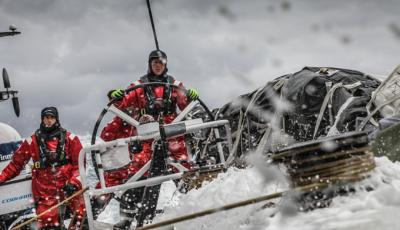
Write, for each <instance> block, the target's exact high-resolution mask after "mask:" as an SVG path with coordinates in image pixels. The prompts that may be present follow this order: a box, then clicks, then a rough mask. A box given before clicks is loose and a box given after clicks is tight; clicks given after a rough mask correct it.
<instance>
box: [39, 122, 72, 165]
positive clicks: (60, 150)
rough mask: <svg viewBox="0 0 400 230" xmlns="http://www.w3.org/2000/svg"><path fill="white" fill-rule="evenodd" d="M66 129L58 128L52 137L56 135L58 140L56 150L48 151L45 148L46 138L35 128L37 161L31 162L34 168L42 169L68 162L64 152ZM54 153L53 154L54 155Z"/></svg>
mask: <svg viewBox="0 0 400 230" xmlns="http://www.w3.org/2000/svg"><path fill="white" fill-rule="evenodd" d="M66 135H67V131H66V130H65V129H63V128H60V129H59V131H57V133H56V134H55V135H52V137H58V138H59V141H58V144H57V147H56V152H55V153H53V152H50V151H49V149H48V148H47V145H46V141H47V138H46V137H45V135H44V134H43V133H42V131H41V130H40V129H38V130H36V132H35V136H36V140H37V143H38V145H39V157H40V160H39V161H34V162H33V167H32V168H34V169H44V168H48V167H57V166H62V165H65V164H68V163H69V159H68V158H67V157H66V153H65V141H66ZM54 154H55V155H54Z"/></svg>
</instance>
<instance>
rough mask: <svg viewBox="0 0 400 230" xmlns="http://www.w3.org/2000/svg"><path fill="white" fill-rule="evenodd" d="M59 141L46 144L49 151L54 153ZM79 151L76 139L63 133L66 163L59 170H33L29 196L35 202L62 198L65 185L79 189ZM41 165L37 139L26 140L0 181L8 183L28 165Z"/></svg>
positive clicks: (58, 167) (77, 139)
mask: <svg viewBox="0 0 400 230" xmlns="http://www.w3.org/2000/svg"><path fill="white" fill-rule="evenodd" d="M58 142H59V140H58V139H55V140H50V141H47V142H46V145H47V147H48V149H49V150H55V148H56V147H57V144H58ZM81 149H82V145H81V142H80V141H79V138H78V137H77V136H75V135H73V134H71V133H70V132H67V133H66V141H65V153H66V159H67V160H69V163H67V164H65V165H61V166H57V167H55V170H53V169H52V167H47V168H35V167H34V168H33V169H32V193H33V198H34V200H35V201H37V200H39V199H46V198H47V197H49V198H54V197H56V196H60V195H63V192H62V191H61V188H62V187H63V186H64V185H65V184H66V183H67V182H68V183H71V184H73V185H75V186H76V187H77V188H78V189H81V187H82V186H81V183H80V180H79V171H78V156H79V152H80V151H81ZM30 159H32V160H33V162H40V151H39V145H38V141H37V139H36V135H32V136H31V137H30V138H27V139H26V140H25V141H24V142H23V143H22V144H21V146H20V147H19V148H18V149H17V151H15V153H14V155H13V157H12V159H11V162H10V163H9V164H8V165H7V166H6V167H5V168H4V170H3V171H2V172H1V174H0V181H3V182H4V181H7V180H10V179H12V178H14V177H16V176H18V175H19V173H20V172H21V171H22V170H23V169H24V167H25V165H26V164H27V163H28V161H29V160H30Z"/></svg>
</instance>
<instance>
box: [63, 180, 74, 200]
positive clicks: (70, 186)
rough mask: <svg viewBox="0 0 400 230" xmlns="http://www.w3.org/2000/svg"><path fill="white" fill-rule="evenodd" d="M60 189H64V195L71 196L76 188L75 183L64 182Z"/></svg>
mask: <svg viewBox="0 0 400 230" xmlns="http://www.w3.org/2000/svg"><path fill="white" fill-rule="evenodd" d="M62 190H63V191H64V193H65V195H66V196H67V197H70V196H72V195H73V194H74V193H75V192H76V191H77V190H78V189H77V188H76V187H75V185H73V184H70V183H68V184H66V185H64V187H63V188H62Z"/></svg>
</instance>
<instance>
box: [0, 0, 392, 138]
mask: <svg viewBox="0 0 400 230" xmlns="http://www.w3.org/2000/svg"><path fill="white" fill-rule="evenodd" d="M361 1H362V3H363V4H361ZM151 2H152V9H153V15H154V19H155V24H156V28H157V35H158V39H159V43H160V47H161V49H164V50H165V51H166V52H167V54H168V57H169V63H168V67H169V70H170V73H171V74H172V75H174V76H175V77H176V78H177V79H179V80H181V81H182V82H184V84H185V85H187V86H190V87H195V88H197V89H198V91H199V92H200V96H201V98H202V99H203V101H205V102H206V103H208V104H209V105H210V107H211V108H213V107H218V106H221V105H223V104H225V103H227V102H228V101H229V100H231V99H232V98H233V97H236V96H238V95H240V94H243V93H246V92H249V91H252V90H254V89H255V88H256V87H257V86H259V85H263V84H264V83H265V82H266V81H268V80H271V79H273V78H275V77H278V76H280V75H283V74H287V73H290V72H294V71H297V70H298V69H300V68H301V67H302V66H305V65H324V66H337V67H345V68H353V69H358V70H361V71H366V72H372V73H380V74H388V73H390V72H391V70H392V68H394V66H395V65H396V64H398V63H397V62H398V57H397V56H396V54H398V53H399V52H398V51H400V47H399V46H398V39H396V38H394V36H393V33H391V32H390V31H389V30H388V29H387V28H388V27H387V25H388V23H391V22H393V21H398V12H397V11H396V10H394V9H398V8H399V5H400V3H399V2H398V1H394V0H384V2H385V3H377V2H375V1H373V0H350V1H344V0H338V1H335V2H331V1H328V0H325V1H318V2H315V1H306V0H299V1H285V3H284V6H283V5H281V4H282V3H281V2H277V1H273V0H269V1H262V0H256V1H251V2H247V1H241V0H233V1H229V3H227V2H226V1H223V0H202V1H196V0H168V1H167V0H153V1H151ZM287 6H289V7H287ZM344 6H346V7H344ZM270 9H273V10H270ZM365 12H369V13H368V14H365ZM369 15H374V17H369ZM0 22H1V24H0V29H3V30H7V29H8V25H9V24H15V25H16V26H17V27H18V29H19V30H20V31H21V32H22V34H21V35H17V36H14V37H4V38H0V51H1V52H2V55H0V63H1V65H2V67H6V68H7V69H8V72H9V75H10V78H11V83H12V85H13V87H15V89H16V90H18V91H19V92H20V93H19V97H20V100H21V117H20V118H16V117H15V116H14V115H13V112H12V107H11V105H10V102H5V103H1V104H0V110H1V113H0V121H2V122H5V123H8V124H10V125H12V126H13V127H15V128H16V129H17V130H18V131H19V132H21V134H22V136H28V135H30V134H31V133H32V132H33V131H34V130H35V129H36V128H37V127H38V119H39V113H40V110H41V109H42V107H44V106H47V105H55V106H58V107H59V109H60V113H61V117H62V122H63V124H64V126H66V127H67V128H70V129H71V130H72V131H74V132H76V133H79V134H86V133H90V132H91V129H92V127H93V125H94V123H95V120H96V118H97V116H98V113H99V112H100V111H101V109H102V107H103V106H104V105H105V104H106V102H107V99H106V96H105V95H106V93H107V91H108V90H110V89H113V88H117V87H118V88H119V87H125V86H127V85H129V83H130V82H133V81H134V80H136V79H137V78H138V77H139V76H141V75H143V74H144V73H145V72H146V71H147V55H148V53H149V52H150V51H151V50H153V49H154V47H155V46H154V41H153V35H152V31H151V27H150V23H149V19H148V12H147V9H146V4H145V1H144V0H143V1H131V0H119V1H107V0H94V1H78V0H71V1H61V0H56V1H54V0H36V1H30V0H2V1H0ZM326 25H329V29H326V28H327V26H326ZM312 28H318V29H312ZM343 35H346V36H347V37H349V38H351V42H349V43H346V44H343V42H342V41H341V39H340V36H343ZM338 38H339V39H338ZM371 38H374V39H371ZM342 40H343V39H342ZM1 88H2V87H1Z"/></svg>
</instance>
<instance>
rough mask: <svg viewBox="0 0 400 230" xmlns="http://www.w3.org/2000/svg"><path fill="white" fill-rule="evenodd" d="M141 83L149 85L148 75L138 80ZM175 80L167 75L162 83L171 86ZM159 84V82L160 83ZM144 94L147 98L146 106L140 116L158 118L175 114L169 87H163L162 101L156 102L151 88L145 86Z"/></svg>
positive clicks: (174, 105)
mask: <svg viewBox="0 0 400 230" xmlns="http://www.w3.org/2000/svg"><path fill="white" fill-rule="evenodd" d="M140 81H141V82H142V83H149V82H151V81H150V79H149V77H148V75H144V76H142V77H141V78H140ZM174 81H175V79H174V78H173V77H172V76H170V75H167V76H166V77H165V79H163V81H162V82H165V83H169V84H173V83H174ZM160 82H161V81H160ZM144 92H145V95H146V97H147V105H146V107H145V108H144V111H141V114H142V115H143V114H150V115H152V116H158V115H160V114H164V115H167V114H171V113H174V112H175V108H176V104H175V103H174V102H173V101H172V100H171V96H172V89H171V86H170V85H165V86H164V95H163V98H162V101H160V100H157V98H156V97H155V95H154V92H153V89H152V86H149V85H148V86H145V87H144Z"/></svg>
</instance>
